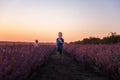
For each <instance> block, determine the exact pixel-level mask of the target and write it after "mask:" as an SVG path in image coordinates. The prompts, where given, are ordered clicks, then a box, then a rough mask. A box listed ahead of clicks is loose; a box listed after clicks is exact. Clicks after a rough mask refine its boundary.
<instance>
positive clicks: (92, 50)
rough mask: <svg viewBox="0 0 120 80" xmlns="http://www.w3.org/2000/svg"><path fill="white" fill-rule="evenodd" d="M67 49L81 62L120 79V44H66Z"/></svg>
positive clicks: (116, 79) (98, 71)
mask: <svg viewBox="0 0 120 80" xmlns="http://www.w3.org/2000/svg"><path fill="white" fill-rule="evenodd" d="M65 50H66V51H67V53H68V54H69V55H71V56H73V57H74V58H75V59H76V60H77V61H78V62H79V63H80V64H83V65H84V66H87V67H89V68H91V69H93V70H94V71H95V72H97V73H101V74H104V75H107V76H108V77H110V78H112V79H114V80H120V44H113V45H75V44H72V45H66V46H65Z"/></svg>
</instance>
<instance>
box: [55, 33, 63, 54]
mask: <svg viewBox="0 0 120 80" xmlns="http://www.w3.org/2000/svg"><path fill="white" fill-rule="evenodd" d="M63 44H64V39H63V38H62V32H59V33H58V38H57V40H56V45H57V51H58V52H59V53H60V55H62V52H63Z"/></svg>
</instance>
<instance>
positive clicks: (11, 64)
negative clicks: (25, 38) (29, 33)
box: [0, 45, 54, 80]
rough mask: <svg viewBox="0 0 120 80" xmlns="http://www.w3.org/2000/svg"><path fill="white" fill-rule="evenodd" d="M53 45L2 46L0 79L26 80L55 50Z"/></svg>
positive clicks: (0, 48) (0, 50)
mask: <svg viewBox="0 0 120 80" xmlns="http://www.w3.org/2000/svg"><path fill="white" fill-rule="evenodd" d="M53 50H54V46H53V45H41V46H39V47H34V46H32V45H26V46H25V45H14V46H13V45H7V46H6V45H3V46H0V80H26V78H27V77H28V76H29V74H30V73H31V71H32V70H34V69H36V68H37V67H39V66H41V65H42V64H43V63H44V62H45V60H46V59H47V58H48V57H49V55H50V54H51V53H52V52H53Z"/></svg>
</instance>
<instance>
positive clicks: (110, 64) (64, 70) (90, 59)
mask: <svg viewBox="0 0 120 80" xmlns="http://www.w3.org/2000/svg"><path fill="white" fill-rule="evenodd" d="M0 80H120V44H111V45H88V44H87V45H80V44H78V45H77V44H66V45H65V48H64V52H63V56H62V58H61V57H60V55H59V54H58V53H57V52H56V50H55V45H40V46H39V47H34V46H32V45H0Z"/></svg>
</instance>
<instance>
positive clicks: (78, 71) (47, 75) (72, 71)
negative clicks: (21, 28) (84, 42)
mask: <svg viewBox="0 0 120 80" xmlns="http://www.w3.org/2000/svg"><path fill="white" fill-rule="evenodd" d="M28 80H108V79H107V77H105V76H100V75H97V74H95V73H94V72H91V71H88V70H85V69H84V67H83V66H81V65H80V64H78V63H77V62H76V61H75V60H74V59H73V58H72V57H70V56H68V55H66V54H63V56H62V58H61V56H60V55H59V54H58V53H56V52H55V53H54V54H52V55H51V56H50V57H49V58H48V60H47V61H46V62H45V64H44V65H42V66H41V67H39V68H38V69H37V70H36V71H34V72H33V74H32V76H31V77H30V78H29V79H28Z"/></svg>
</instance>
